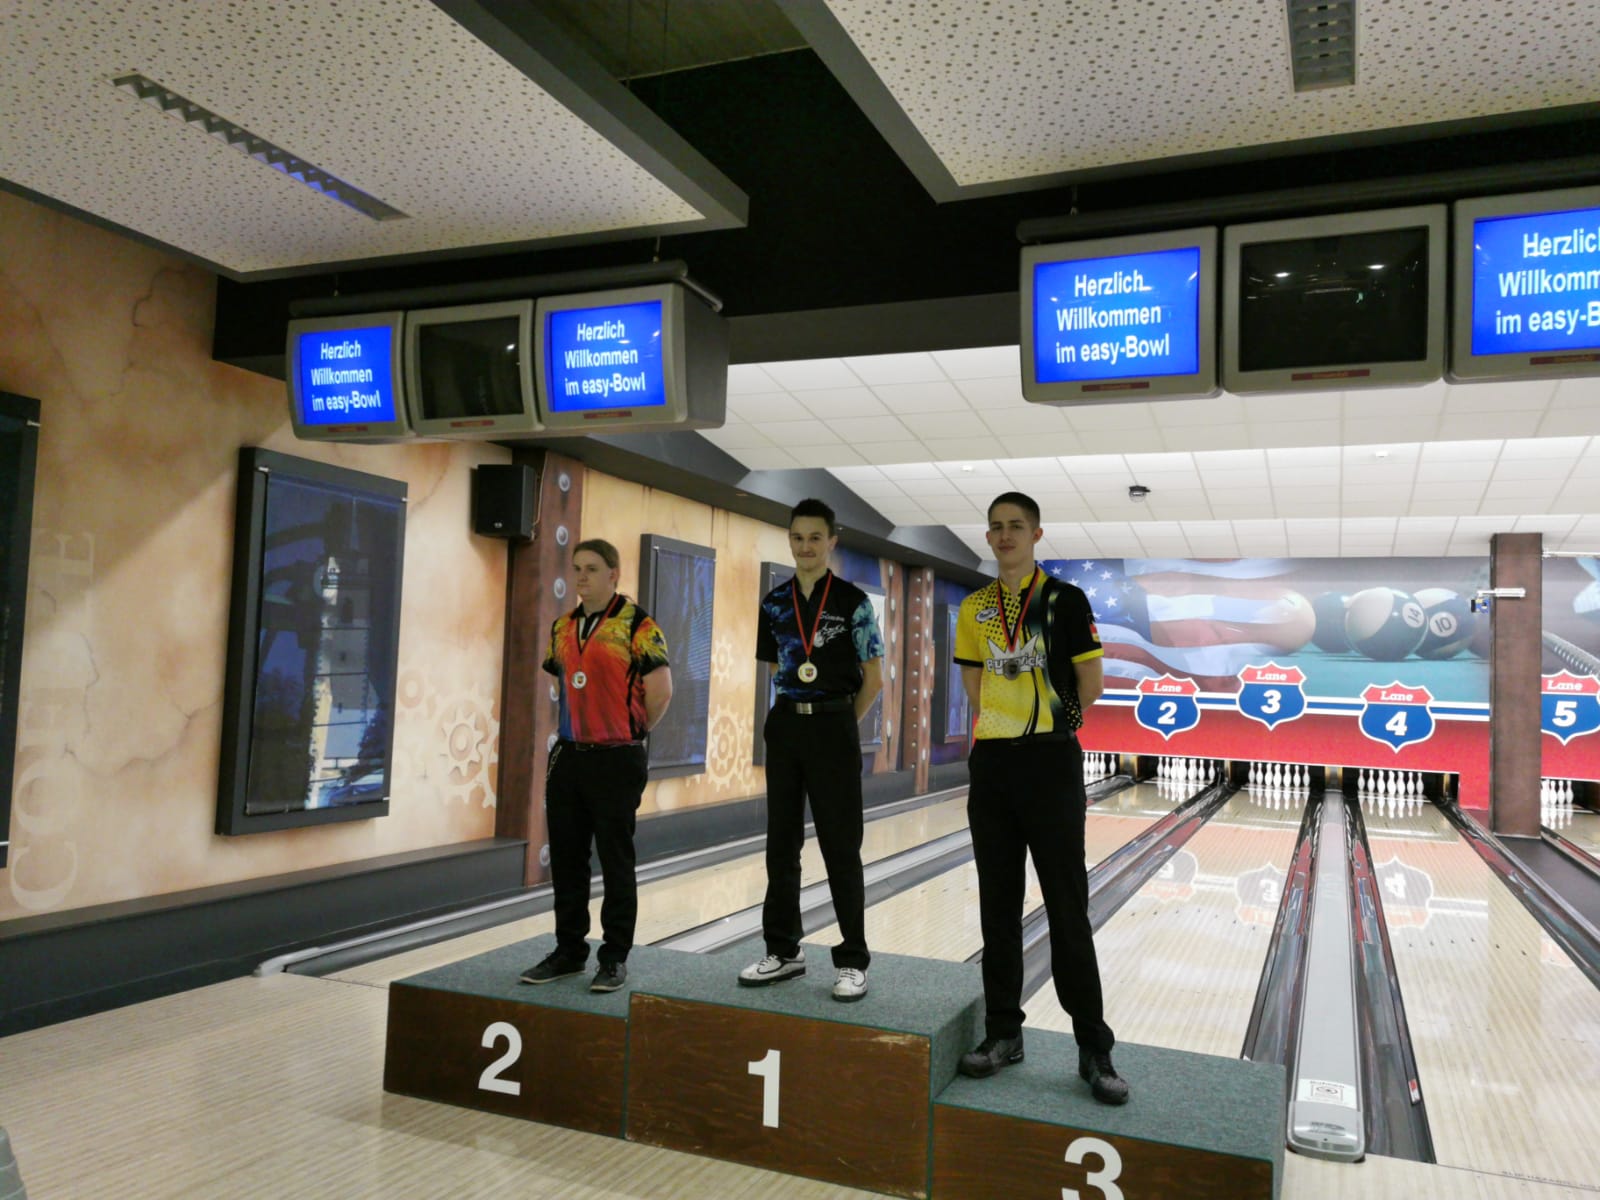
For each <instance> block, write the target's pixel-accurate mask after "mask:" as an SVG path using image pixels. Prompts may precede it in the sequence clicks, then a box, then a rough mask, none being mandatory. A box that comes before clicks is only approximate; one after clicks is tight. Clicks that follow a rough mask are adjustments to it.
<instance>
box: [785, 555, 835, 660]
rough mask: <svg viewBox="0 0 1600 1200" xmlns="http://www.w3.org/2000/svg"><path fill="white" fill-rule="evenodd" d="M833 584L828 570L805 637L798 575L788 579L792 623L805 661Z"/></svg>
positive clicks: (813, 643)
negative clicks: (792, 612)
mask: <svg viewBox="0 0 1600 1200" xmlns="http://www.w3.org/2000/svg"><path fill="white" fill-rule="evenodd" d="M832 586H833V572H832V571H829V572H828V580H827V582H826V583H824V584H823V585H822V600H821V601H820V602H819V603H818V604H817V616H816V619H815V620H814V621H812V622H811V636H810V638H807V637H806V623H805V621H804V620H803V619H802V618H801V616H800V577H799V576H798V575H796V576H795V577H794V578H793V579H791V580H790V581H789V598H790V599H791V600H793V601H794V624H795V628H796V629H798V630H799V631H800V649H802V650H804V651H805V654H806V661H807V662H810V661H811V647H812V646H814V645H816V641H817V627H818V626H819V625H821V624H822V610H823V609H825V608H827V607H828V589H829V588H831V587H832Z"/></svg>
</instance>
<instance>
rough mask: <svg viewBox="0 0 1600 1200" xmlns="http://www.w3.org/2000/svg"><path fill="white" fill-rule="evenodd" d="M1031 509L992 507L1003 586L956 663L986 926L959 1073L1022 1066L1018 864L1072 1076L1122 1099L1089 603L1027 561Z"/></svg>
mask: <svg viewBox="0 0 1600 1200" xmlns="http://www.w3.org/2000/svg"><path fill="white" fill-rule="evenodd" d="M1042 534H1043V530H1042V529H1041V528H1040V527H1039V506H1038V504H1036V503H1035V502H1034V501H1033V500H1032V499H1031V498H1030V497H1028V496H1025V495H1023V494H1022V493H1021V492H1006V493H1004V494H1002V495H1000V496H997V497H995V499H994V502H993V503H992V504H990V505H989V531H988V534H987V537H988V542H989V548H990V549H991V550H993V551H994V557H995V561H996V563H997V564H998V565H999V568H1000V577H999V579H997V580H996V581H995V582H994V583H991V584H989V585H988V586H986V587H982V588H979V589H978V590H977V591H976V592H974V593H972V595H970V596H968V597H967V598H966V599H965V600H964V601H962V604H961V613H960V617H959V619H958V622H957V625H956V648H955V660H956V662H958V663H959V664H961V681H962V683H963V684H964V685H965V686H966V690H967V698H968V700H969V701H970V702H971V704H972V711H973V712H974V713H976V714H977V740H976V741H975V743H974V744H973V748H972V754H971V757H970V758H969V760H968V764H967V769H968V772H969V774H970V776H971V787H970V788H969V790H968V793H967V822H968V824H969V825H970V826H971V827H972V853H973V859H974V862H975V863H976V865H977V868H978V909H979V918H980V921H981V923H982V927H983V997H984V1008H985V1028H984V1034H985V1036H984V1039H983V1041H982V1042H980V1043H979V1044H978V1046H977V1048H976V1049H974V1050H971V1051H969V1052H968V1053H966V1054H964V1055H962V1056H961V1061H960V1063H959V1065H958V1069H959V1070H960V1071H961V1073H962V1074H963V1075H971V1076H978V1077H981V1076H986V1075H993V1074H994V1073H995V1072H996V1071H998V1070H1000V1068H1001V1067H1004V1066H1006V1065H1008V1064H1010V1063H1018V1062H1021V1061H1022V1018H1023V1015H1024V1014H1023V1011H1022V898H1023V892H1024V887H1025V882H1026V856H1027V855H1028V854H1029V853H1031V854H1032V855H1033V865H1034V870H1035V872H1036V873H1037V875H1038V877H1039V888H1040V891H1041V892H1042V893H1043V895H1044V903H1045V911H1046V913H1047V915H1048V916H1049V920H1050V965H1051V971H1052V974H1053V975H1054V978H1055V988H1056V995H1057V996H1058V997H1059V998H1060V1000H1061V1006H1062V1008H1064V1009H1065V1010H1066V1011H1067V1013H1068V1014H1070V1015H1071V1017H1072V1029H1073V1034H1074V1035H1075V1036H1076V1038H1077V1041H1078V1074H1079V1075H1080V1076H1081V1077H1082V1078H1083V1079H1084V1080H1085V1081H1087V1082H1088V1084H1089V1087H1090V1089H1091V1090H1092V1091H1093V1093H1094V1097H1095V1099H1096V1100H1099V1101H1101V1102H1102V1103H1104V1104H1125V1103H1126V1102H1127V1099H1128V1085H1127V1082H1126V1081H1124V1080H1123V1079H1122V1078H1121V1077H1120V1076H1119V1075H1118V1074H1117V1072H1116V1068H1115V1067H1113V1066H1112V1065H1111V1047H1112V1045H1113V1044H1114V1043H1115V1041H1116V1038H1115V1037H1114V1036H1113V1035H1112V1032H1111V1027H1110V1026H1109V1025H1107V1024H1106V1021H1105V1013H1104V1002H1103V999H1102V997H1101V993H1100V966H1099V963H1098V962H1097V961H1096V959H1095V953H1094V932H1093V930H1092V929H1091V928H1090V927H1089V912H1088V908H1089V879H1088V873H1087V871H1086V870H1085V869H1084V848H1083V832H1084V809H1085V808H1086V807H1087V800H1086V798H1085V796H1084V791H1083V750H1082V748H1081V747H1080V746H1079V745H1078V737H1077V730H1078V727H1079V726H1080V725H1082V724H1083V710H1084V708H1086V707H1087V706H1088V705H1090V704H1093V703H1094V702H1095V700H1096V699H1098V698H1099V696H1100V692H1101V687H1102V671H1101V666H1102V663H1101V649H1100V635H1099V633H1098V632H1097V631H1096V630H1095V627H1094V615H1093V613H1092V612H1091V611H1090V608H1089V601H1088V599H1087V598H1086V597H1085V596H1084V594H1083V593H1082V592H1081V591H1079V590H1078V589H1077V588H1075V587H1073V586H1072V585H1071V584H1069V583H1064V582H1062V581H1061V580H1059V579H1052V578H1051V577H1050V576H1049V575H1047V574H1046V573H1045V572H1044V571H1042V570H1040V569H1039V567H1038V566H1037V564H1036V563H1035V562H1034V559H1033V552H1034V546H1035V545H1036V544H1037V543H1038V541H1039V538H1040V537H1041V536H1042Z"/></svg>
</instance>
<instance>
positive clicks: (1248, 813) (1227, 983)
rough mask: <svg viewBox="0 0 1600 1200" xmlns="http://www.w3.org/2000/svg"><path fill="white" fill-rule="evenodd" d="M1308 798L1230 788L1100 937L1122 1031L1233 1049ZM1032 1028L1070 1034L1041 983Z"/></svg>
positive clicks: (1147, 1039)
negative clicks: (1215, 809)
mask: <svg viewBox="0 0 1600 1200" xmlns="http://www.w3.org/2000/svg"><path fill="white" fill-rule="evenodd" d="M1303 804H1304V801H1303V799H1302V798H1299V797H1296V796H1288V797H1285V796H1282V795H1273V794H1270V793H1259V794H1258V793H1254V792H1251V791H1248V790H1247V791H1241V792H1237V793H1235V794H1234V795H1233V796H1232V797H1231V798H1230V799H1229V800H1228V801H1227V803H1226V804H1224V805H1223V807H1222V808H1221V809H1220V810H1219V811H1218V812H1217V813H1216V815H1215V816H1213V817H1212V818H1211V820H1209V821H1207V822H1206V824H1205V825H1203V826H1201V828H1200V829H1199V830H1198V831H1196V833H1195V835H1194V836H1193V837H1192V838H1190V839H1189V841H1188V842H1186V843H1185V844H1184V845H1183V847H1182V848H1181V849H1180V850H1179V851H1178V852H1177V854H1175V855H1174V856H1173V857H1172V858H1171V859H1169V860H1168V862H1167V864H1166V865H1165V867H1164V868H1163V870H1162V873H1161V874H1160V875H1158V876H1157V877H1155V878H1154V879H1151V880H1150V881H1149V882H1147V883H1146V884H1145V885H1144V887H1143V888H1141V889H1140V890H1139V891H1138V893H1136V894H1135V895H1134V896H1133V897H1131V898H1130V899H1129V900H1128V902H1127V904H1125V905H1124V906H1123V907H1122V908H1121V909H1120V910H1119V911H1118V912H1117V913H1116V915H1115V916H1113V917H1112V918H1111V920H1110V921H1108V922H1107V923H1106V924H1105V926H1104V927H1102V928H1101V930H1100V932H1099V933H1097V934H1096V935H1095V950H1096V952H1097V954H1098V957H1099V960H1100V977H1101V983H1102V985H1103V988H1104V992H1105V997H1106V1019H1107V1020H1108V1021H1109V1022H1110V1024H1111V1027H1112V1028H1113V1029H1115V1030H1116V1032H1117V1037H1118V1038H1121V1039H1124V1040H1126V1041H1130V1042H1142V1043H1144V1044H1146V1045H1151V1046H1167V1047H1171V1048H1173V1049H1177V1050H1190V1051H1194V1052H1196V1053H1200V1054H1219V1055H1224V1056H1228V1057H1233V1056H1237V1055H1238V1053H1239V1048H1240V1046H1241V1045H1243V1043H1244V1035H1245V1029H1246V1026H1247V1025H1248V1024H1249V1021H1250V1009H1251V1006H1252V1004H1253V1003H1254V1001H1255V994H1256V986H1257V984H1258V983H1259V981H1260V977H1261V967H1262V963H1263V962H1264V961H1265V958H1266V953H1267V947H1268V944H1269V943H1270V941H1271V938H1272V926H1273V922H1274V921H1275V920H1276V919H1277V915H1278V899H1279V897H1280V896H1281V895H1282V884H1283V880H1284V877H1285V873H1286V869H1287V867H1288V865H1289V859H1290V856H1291V855H1292V854H1293V853H1294V845H1295V837H1296V835H1297V833H1298V829H1299V822H1300V814H1301V811H1302V808H1303ZM1027 1024H1028V1025H1030V1026H1034V1027H1037V1028H1041V1029H1054V1030H1058V1031H1060V1032H1063V1033H1070V1032H1072V1021H1071V1018H1069V1017H1068V1016H1067V1014H1066V1013H1065V1012H1064V1011H1063V1010H1062V1008H1061V1005H1060V1002H1059V1001H1058V1000H1057V999H1056V996H1055V990H1054V989H1053V988H1052V987H1050V986H1049V985H1048V984H1047V985H1046V986H1045V987H1044V988H1042V989H1041V990H1040V991H1039V993H1038V995H1036V996H1035V997H1034V998H1033V1000H1032V1001H1030V1002H1029V1006H1028V1020H1027Z"/></svg>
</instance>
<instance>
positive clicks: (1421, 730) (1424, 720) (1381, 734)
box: [1361, 681, 1433, 753]
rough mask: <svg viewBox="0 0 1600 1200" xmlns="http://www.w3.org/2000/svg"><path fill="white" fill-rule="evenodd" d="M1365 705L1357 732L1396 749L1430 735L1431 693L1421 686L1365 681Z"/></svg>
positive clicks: (1431, 723)
mask: <svg viewBox="0 0 1600 1200" xmlns="http://www.w3.org/2000/svg"><path fill="white" fill-rule="evenodd" d="M1361 698H1362V699H1363V700H1364V701H1366V707H1364V708H1363V709H1362V710H1361V732H1362V733H1364V734H1366V735H1367V736H1368V737H1369V738H1371V739H1372V740H1373V741H1375V742H1382V743H1383V744H1384V745H1385V746H1388V747H1389V748H1390V749H1391V750H1393V751H1395V752H1396V753H1398V752H1399V750H1400V748H1401V747H1402V746H1410V745H1412V744H1413V743H1416V742H1425V741H1427V740H1428V739H1429V738H1431V737H1432V736H1433V714H1432V713H1431V712H1429V711H1428V705H1429V704H1430V703H1431V702H1432V700H1433V696H1432V695H1430V694H1429V692H1428V689H1427V688H1425V687H1411V686H1410V685H1409V684H1404V683H1400V682H1399V681H1396V682H1394V683H1386V684H1377V683H1374V684H1369V685H1368V686H1367V690H1366V691H1364V692H1362V693H1361Z"/></svg>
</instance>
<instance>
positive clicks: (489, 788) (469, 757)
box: [439, 683, 500, 808]
mask: <svg viewBox="0 0 1600 1200" xmlns="http://www.w3.org/2000/svg"><path fill="white" fill-rule="evenodd" d="M493 708H494V706H493V703H492V702H491V701H490V700H489V697H488V696H486V695H484V693H483V692H482V691H481V690H479V688H478V685H477V684H476V683H474V684H473V685H472V686H471V687H470V688H468V690H467V694H466V695H465V696H463V697H460V698H458V699H456V700H454V701H450V702H447V704H446V706H445V708H444V710H443V711H444V715H443V716H442V717H441V719H440V722H439V728H440V729H441V730H442V731H443V732H444V735H445V757H446V759H447V763H448V765H447V767H446V770H445V777H444V780H443V781H442V782H443V784H444V787H445V791H446V794H447V796H448V798H449V800H450V801H451V802H455V801H460V802H461V803H463V804H470V803H472V802H473V801H474V800H475V801H477V802H478V803H479V804H480V805H482V806H483V807H484V808H493V807H494V804H495V793H494V772H493V767H494V766H495V764H496V763H498V762H499V761H500V722H499V721H497V720H496V719H495V718H494V715H493Z"/></svg>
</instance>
